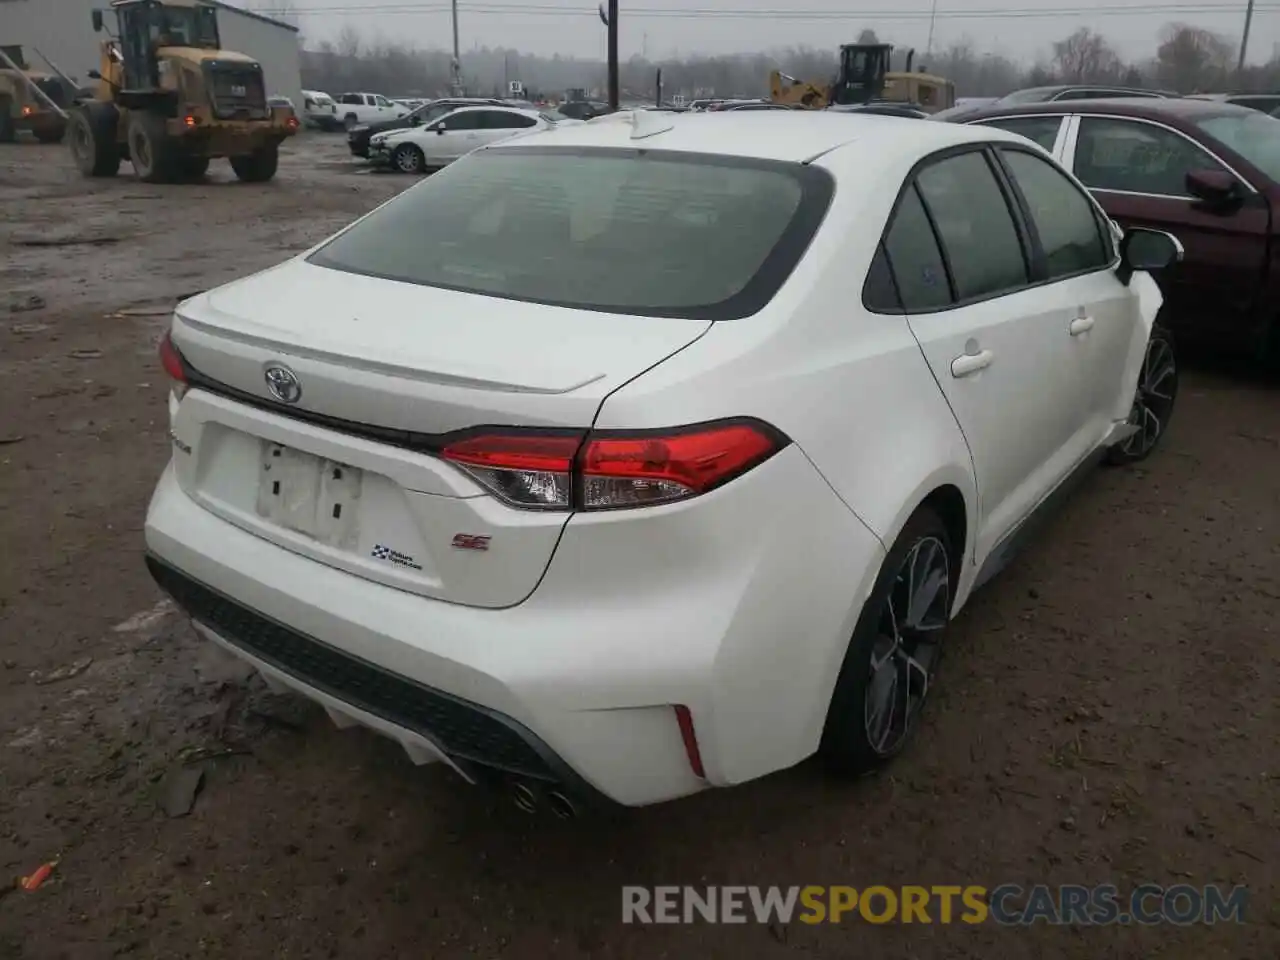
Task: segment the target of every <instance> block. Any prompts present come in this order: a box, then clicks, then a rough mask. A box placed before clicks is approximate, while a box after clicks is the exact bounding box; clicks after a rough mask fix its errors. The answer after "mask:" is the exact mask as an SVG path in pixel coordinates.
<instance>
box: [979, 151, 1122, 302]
mask: <svg viewBox="0 0 1280 960" xmlns="http://www.w3.org/2000/svg"><path fill="white" fill-rule="evenodd" d="M1005 151H1008V152H1011V153H1025V154H1026V155H1027V156H1029V157H1034V158H1035V159H1037V160H1039V161H1040V162H1041V163H1048V164H1049V166H1050V167H1051V168H1053V167H1055V166H1056V164H1054V163H1053V162H1052V161H1051V160H1048V159H1047V158H1046V157H1045V156H1044V155H1043V154H1042V153H1038V152H1037V151H1035V150H1028V149H1027V148H1026V147H1024V146H1023V145H1022V144H1020V143H1007V144H1005V143H1001V144H996V145H995V156H996V162H997V163H998V164H999V166H1000V169H1001V170H1002V171H1004V175H1005V177H1006V178H1007V179H1008V181H1009V186H1010V189H1011V190H1013V192H1014V195H1015V196H1016V197H1017V199H1018V207H1019V210H1020V211H1021V213H1022V216H1023V218H1024V219H1025V221H1026V223H1027V229H1028V230H1029V231H1030V233H1031V236H1032V238H1033V243H1034V245H1035V249H1036V258H1037V263H1038V266H1039V273H1038V276H1037V278H1036V280H1037V282H1036V283H1035V286H1043V285H1044V284H1047V283H1057V282H1058V281H1059V280H1072V279H1074V278H1076V277H1087V276H1088V275H1089V274H1091V273H1101V272H1102V271H1104V270H1115V268H1116V267H1117V266H1119V265H1120V253H1119V250H1118V249H1117V244H1116V242H1115V239H1114V238H1113V237H1112V235H1111V228H1110V226H1109V224H1110V218H1109V217H1107V215H1106V211H1104V210H1103V209H1102V207H1101V206H1100V205H1099V204H1098V201H1097V199H1096V198H1095V197H1094V196H1093V195H1092V194H1091V193H1090V192H1089V191H1088V190H1087V189H1084V188H1082V187H1080V186H1079V185H1078V184H1077V183H1076V182H1075V181H1074V180H1072V179H1071V177H1069V176H1064V177H1063V179H1064V180H1065V181H1066V182H1067V184H1068V185H1069V186H1070V187H1071V188H1072V189H1073V190H1075V191H1076V193H1078V194H1079V195H1080V196H1081V197H1082V198H1083V199H1084V201H1085V203H1086V204H1087V205H1088V207H1089V210H1090V212H1091V213H1092V214H1093V228H1094V230H1095V231H1096V232H1097V234H1098V239H1100V240H1101V241H1102V244H1103V248H1104V249H1105V250H1107V251H1110V253H1111V257H1110V259H1109V260H1108V261H1107V262H1106V263H1104V264H1102V265H1101V266H1097V267H1087V268H1085V269H1082V270H1075V271H1073V272H1071V273H1063V274H1059V275H1057V276H1054V277H1051V276H1049V256H1048V254H1047V253H1045V249H1044V244H1043V243H1042V242H1041V240H1040V230H1039V228H1038V227H1037V226H1036V221H1035V217H1033V216H1032V215H1031V204H1029V203H1028V202H1027V198H1026V196H1025V195H1024V194H1023V192H1022V187H1021V185H1020V184H1019V183H1018V178H1017V177H1015V176H1014V175H1013V171H1012V170H1010V169H1009V168H1008V166H1006V164H1005V162H1004V157H1003V156H1002V155H1001V154H1002V153H1003V152H1005ZM1059 172H1061V171H1059Z"/></svg>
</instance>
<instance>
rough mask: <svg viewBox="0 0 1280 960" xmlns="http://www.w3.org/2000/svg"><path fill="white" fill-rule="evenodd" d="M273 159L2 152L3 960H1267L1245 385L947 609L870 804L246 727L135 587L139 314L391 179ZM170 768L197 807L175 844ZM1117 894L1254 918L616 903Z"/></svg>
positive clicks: (1200, 406) (807, 786) (1264, 707)
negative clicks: (634, 783) (566, 788)
mask: <svg viewBox="0 0 1280 960" xmlns="http://www.w3.org/2000/svg"><path fill="white" fill-rule="evenodd" d="M288 151H289V152H288V155H287V156H286V157H285V158H284V160H283V161H282V166H281V172H280V175H279V177H278V179H277V180H276V182H274V183H271V184H266V185H242V184H238V183H236V182H235V181H234V179H233V178H232V176H231V174H230V170H229V168H227V167H226V165H225V163H216V164H215V169H214V171H213V173H212V175H211V179H210V182H208V183H207V184H205V185H198V186H173V187H159V186H148V185H145V184H141V183H138V182H137V181H136V180H134V179H133V177H132V176H131V175H130V174H129V170H130V168H129V167H128V166H125V167H123V169H122V175H121V176H120V177H119V178H118V179H116V180H111V181H101V182H86V181H83V180H81V179H80V178H79V177H78V176H77V175H76V174H74V172H73V171H72V169H71V167H70V164H69V162H68V161H67V158H66V156H65V154H64V151H63V150H62V149H61V148H51V147H41V146H36V145H33V144H20V145H12V146H2V147H0V209H2V210H3V211H4V216H3V217H2V218H0V661H2V663H3V665H2V667H0V878H4V882H7V878H9V877H12V876H17V875H20V874H27V873H30V872H31V871H32V870H33V869H35V868H36V867H37V866H38V865H40V864H41V863H43V862H45V861H49V860H51V859H54V858H60V861H59V863H58V866H57V868H56V870H55V871H54V872H53V874H52V876H51V877H50V879H49V880H48V881H47V882H46V883H45V884H44V885H43V886H41V887H40V888H39V889H38V890H35V891H21V890H18V891H14V892H8V891H9V890H10V889H12V888H8V887H6V888H5V895H0V957H3V958H6V960H7V958H15V960H16V958H24V960H25V958H41V960H44V958H92V960H96V958H102V957H111V956H116V955H130V956H138V957H157V958H166V960H169V958H180V957H228V958H235V960H241V958H244V960H257V958H267V957H271V958H274V960H279V958H295V957H359V958H371V960H372V958H379V960H380V958H406V960H407V958H415V960H420V958H423V957H440V958H451V957H473V956H478V957H487V958H496V957H502V958H516V960H534V958H538V960H542V958H552V957H554V958H559V957H566V958H587V957H592V958H624V957H634V958H658V957H673V958H675V957H698V958H706V960H710V958H720V957H726V958H733V960H742V958H751V960H755V958H762V960H767V958H770V957H783V956H808V957H842V958H843V957H850V956H858V955H863V954H865V955H868V956H874V957H913V958H921V960H926V958H927V960H932V958H943V957H983V958H990V957H994V956H1000V957H1002V958H1005V957H1009V958H1012V957H1024V956H1025V957H1035V958H1045V957H1070V958H1080V960H1105V958H1112V957H1155V956H1160V957H1194V958H1196V960H1209V958H1215V957H1222V958H1231V960H1242V958H1263V957H1275V956H1277V955H1280V899H1278V897H1277V894H1280V885H1278V884H1277V864H1280V841H1278V840H1277V825H1278V824H1280V749H1278V745H1280V711H1278V710H1277V703H1280V698H1278V697H1277V689H1278V682H1280V670H1278V669H1277V667H1278V664H1280V635H1278V633H1277V630H1278V628H1277V625H1276V624H1277V618H1276V614H1277V613H1278V612H1280V480H1278V478H1280V403H1278V402H1277V401H1278V399H1280V391H1278V390H1277V387H1276V385H1275V384H1274V383H1267V382H1265V381H1263V380H1260V379H1258V378H1257V377H1255V376H1253V375H1251V374H1248V373H1247V372H1241V371H1238V370H1237V371H1232V370H1226V369H1223V368H1222V367H1221V365H1218V366H1211V365H1210V366H1206V365H1204V364H1203V363H1202V364H1200V365H1199V368H1198V369H1196V370H1194V371H1192V372H1189V373H1186V374H1185V376H1184V380H1183V392H1182V395H1181V397H1180V400H1179V404H1180V406H1179V409H1178V411H1177V414H1176V418H1175V421H1174V425H1173V427H1172V431H1171V433H1170V435H1169V436H1168V438H1167V445H1166V446H1165V447H1164V448H1163V449H1162V450H1161V452H1159V453H1158V454H1157V455H1156V456H1154V457H1153V458H1152V459H1151V460H1150V461H1149V462H1148V463H1147V464H1145V465H1144V466H1143V467H1142V468H1140V469H1133V470H1127V471H1125V470H1107V471H1100V472H1099V473H1098V474H1097V475H1096V476H1095V477H1093V478H1091V480H1090V481H1089V482H1088V483H1087V484H1086V485H1085V487H1084V489H1083V490H1082V491H1081V492H1080V494H1079V495H1077V496H1076V497H1075V498H1074V499H1073V500H1072V501H1071V503H1070V504H1069V505H1068V507H1067V508H1066V510H1065V511H1064V513H1063V514H1062V515H1061V516H1060V517H1059V518H1058V519H1057V520H1056V521H1055V522H1054V523H1053V524H1052V525H1051V526H1050V527H1049V529H1048V530H1047V532H1046V533H1045V535H1044V536H1043V537H1042V538H1041V540H1040V541H1039V542H1038V543H1037V544H1036V546H1035V547H1034V548H1032V549H1031V550H1030V551H1029V552H1028V553H1026V554H1025V555H1024V556H1023V557H1021V558H1020V559H1019V560H1018V561H1017V562H1016V563H1015V565H1014V566H1013V567H1012V568H1011V569H1010V570H1008V571H1007V572H1006V573H1005V575H1004V576H1002V577H1001V578H1000V579H998V580H997V581H995V582H994V583H993V584H992V585H991V586H989V587H988V588H987V589H986V590H985V591H984V592H983V593H981V594H980V595H978V596H977V597H976V598H975V599H974V601H973V602H972V604H971V605H970V607H969V608H968V610H966V612H965V613H964V615H963V616H962V617H961V618H960V620H959V622H958V623H957V624H956V627H955V629H954V630H953V633H952V636H951V648H950V654H949V659H948V661H947V664H946V668H945V670H944V672H943V676H942V679H941V684H940V688H939V691H938V695H937V699H936V700H935V701H934V702H933V704H932V705H931V708H930V711H929V714H928V717H927V720H926V724H925V729H924V730H923V736H922V737H921V738H920V739H919V740H918V742H917V743H916V745H915V746H914V748H913V749H912V750H911V751H910V752H909V753H908V754H907V755H905V756H904V757H903V758H901V760H900V761H899V762H898V763H896V764H895V765H894V766H893V767H892V768H891V769H890V770H889V771H887V772H885V773H884V774H882V775H879V776H876V777H872V778H868V779H866V780H863V781H861V782H859V783H856V784H852V785H837V784H832V783H829V782H827V781H825V780H824V779H823V778H822V777H821V776H820V775H819V774H818V772H817V771H815V770H813V769H811V767H810V766H809V765H803V766H801V767H800V768H797V769H795V770H791V771H787V772H785V773H782V774H779V775H777V776H774V777H771V778H768V779H767V780H765V781H763V782H759V783H756V784H752V785H749V786H746V787H743V788H741V789H737V790H733V791H724V792H717V793H714V794H711V795H703V796H700V797H696V798H693V799H691V800H688V801H682V802H678V803H674V804H669V805H666V806H661V807H656V808H652V809H646V810H641V811H634V812H629V813H626V814H624V815H619V816H616V817H610V818H608V819H604V820H596V821H577V822H572V823H559V822H553V821H550V820H546V819H533V818H528V817H525V816H524V815H522V814H520V813H519V812H518V811H516V810H515V809H514V808H512V807H511V805H510V803H509V801H507V800H505V799H503V798H501V797H497V796H493V795H490V794H487V793H484V792H481V791H477V790H471V789H467V788H464V787H463V786H462V785H461V784H460V783H459V782H456V781H455V780H454V779H453V777H452V776H451V775H450V774H448V773H447V772H446V771H444V770H443V769H441V768H440V767H438V766H436V767H425V768H415V767H413V766H412V765H411V764H410V763H409V761H408V760H407V758H405V757H404V756H403V754H401V753H400V752H399V750H398V748H397V747H395V746H394V745H392V744H390V743H388V742H384V741H382V740H380V739H378V738H376V737H374V736H373V735H370V734H367V733H364V732H360V731H346V732H339V731H337V730H336V729H334V728H332V727H331V726H330V725H329V723H328V721H327V719H326V718H325V717H324V716H323V715H322V714H320V713H319V712H318V711H315V710H312V709H310V708H309V707H307V706H306V705H304V704H301V703H299V702H298V701H295V700H293V699H290V698H281V697H274V696H271V695H269V694H268V693H267V692H266V691H265V690H264V689H263V688H262V687H261V685H260V684H259V682H258V681H257V680H256V679H255V678H251V677H248V676H246V675H245V673H244V672H243V671H241V670H240V669H238V667H237V666H236V665H235V664H233V663H229V662H228V661H227V660H225V659H224V658H223V657H222V656H221V655H218V654H216V652H215V651H214V650H212V649H210V648H209V647H208V646H206V645H204V644H202V643H199V642H197V640H196V639H195V638H194V636H193V634H192V632H191V630H190V629H189V627H188V626H187V625H186V624H185V623H184V622H183V621H182V620H181V619H180V618H179V617H178V616H177V615H176V614H175V613H174V612H173V611H172V609H171V608H169V607H168V606H167V605H166V604H164V603H163V602H162V601H161V597H160V596H159V594H158V592H157V590H156V589H155V587H154V586H153V585H152V583H151V581H150V579H149V578H148V576H147V574H146V572H145V570H144V568H143V566H142V538H141V527H142V518H143V513H144V510H145V507H146V502H147V498H148V496H149V494H150V490H151V486H152V484H153V482H154V480H155V478H156V476H157V475H158V473H159V471H160V469H161V466H162V464H163V462H164V460H165V458H166V456H167V455H168V445H167V442H166V439H165V424H164V390H163V386H162V379H163V378H162V375H161V373H160V370H159V368H158V365H157V363H156V361H155V342H156V339H157V337H158V335H159V333H160V331H161V330H162V328H163V327H164V325H165V323H166V322H167V318H166V315H165V311H166V309H167V308H168V307H169V306H170V305H171V304H172V303H173V302H174V301H175V300H176V299H177V298H179V297H181V296H182V295H185V294H188V293H191V292H194V291H198V290H202V289H206V288H208V287H210V286H213V285H215V284H217V283H220V282H223V281H226V280H229V279H231V278H233V277H236V276H239V275H242V274H245V273H248V272H250V271H253V270H256V269H259V268H262V267H265V266H267V265H269V264H271V263H273V262H276V261H278V260H280V259H283V258H284V257H285V256H287V255H288V254H290V253H291V252H295V251H297V250H299V249H301V248H304V247H306V246H307V245H309V244H311V243H313V242H315V241H317V240H319V239H321V238H322V237H324V236H325V235H326V234H328V233H329V232H331V231H332V230H333V229H335V228H337V227H338V226H340V225H342V224H343V223H345V222H347V221H348V220H350V219H351V218H352V217H353V216H355V215H356V214H359V213H362V212H364V211H366V210H368V209H369V208H370V207H372V206H373V205H374V204H376V203H378V202H380V201H381V200H383V199H385V198H387V197H389V196H391V195H393V194H394V193H395V192H396V191H397V190H399V189H402V188H403V187H404V186H406V185H407V183H408V181H405V180H403V179H399V178H396V177H393V176H377V175H363V174H362V172H361V171H360V169H359V168H358V167H357V166H355V165H353V164H351V163H350V162H348V160H347V158H345V157H344V152H345V150H344V146H343V144H342V142H341V138H340V137H337V138H326V137H321V136H318V135H316V136H311V135H308V136H303V137H300V138H298V139H297V140H296V141H294V142H292V143H291V144H290V145H289V147H288ZM30 297H38V298H40V299H41V300H43V301H44V306H43V307H42V308H39V309H18V310H16V311H14V312H6V307H10V308H26V307H30V306H32V305H33V301H30V300H29V298H30ZM283 306H284V305H282V308H283ZM783 639H784V641H785V638H783ZM59 671H61V672H59ZM200 756H204V757H205V764H204V767H203V768H202V769H203V770H204V771H205V775H204V779H203V790H202V792H201V793H200V794H199V796H198V797H197V798H196V801H195V805H194V808H193V809H192V810H191V812H190V814H189V815H188V816H185V817H177V818H171V817H168V816H166V814H165V812H163V811H162V810H161V809H159V808H158V806H157V798H158V797H161V796H163V795H164V794H165V793H166V792H167V789H168V784H169V783H170V781H171V778H172V776H173V773H172V771H173V770H175V769H177V768H179V766H180V765H181V764H182V763H183V761H187V760H193V759H196V758H198V757H200ZM1148 881H1149V882H1154V883H1159V884H1166V885H1167V884H1173V883H1179V882H1186V883H1192V884H1205V883H1214V882H1217V883H1224V884H1236V883H1241V884H1246V885H1248V886H1249V887H1250V889H1251V891H1252V898H1251V900H1250V904H1249V908H1248V911H1247V913H1246V921H1247V922H1246V923H1245V924H1244V925H1218V926H1213V927H1209V926H1199V927H1190V928H1174V927H1169V926H1163V927H1146V928H1143V927H1123V928H1120V927H1113V928H1108V929H1086V930H1070V929H1061V928H1050V927H1046V926H1043V925H1041V926H1037V927H1034V928H1031V929H1027V930H1018V931H1013V930H1007V929H1001V928H998V927H995V926H992V925H985V926H981V927H966V926H963V925H955V926H943V925H939V924H933V925H929V926H922V925H919V924H916V925H897V924H894V925H888V926H870V925H867V924H865V923H863V922H861V921H859V920H853V921H849V922H846V923H844V924H842V925H839V926H830V925H828V926H819V927H809V926H804V925H800V924H796V925H793V926H789V927H785V928H784V927H777V926H775V927H773V928H769V927H766V926H759V925H755V924H749V925H744V926H733V927H730V926H710V925H705V924H701V925H694V926H653V927H638V926H623V925H622V924H621V922H620V908H619V903H620V893H619V888H620V886H621V885H623V884H662V883H665V884H693V885H703V884H782V885H787V884H793V883H795V884H826V883H848V884H853V885H856V886H865V885H868V884H873V883H881V884H887V885H890V886H896V885H899V884H915V883H921V884H938V883H952V884H969V883H978V884H983V885H986V886H988V887H992V886H996V885H998V884H1000V883H1002V882H1016V883H1024V884H1026V883H1032V882H1046V883H1063V882H1081V883H1104V882H1113V883H1116V884H1118V885H1119V886H1120V887H1121V888H1122V889H1123V888H1127V887H1129V886H1131V885H1133V884H1137V883H1141V882H1148Z"/></svg>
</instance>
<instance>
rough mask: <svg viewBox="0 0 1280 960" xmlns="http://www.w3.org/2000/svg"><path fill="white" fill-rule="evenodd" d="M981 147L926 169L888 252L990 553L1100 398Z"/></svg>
mask: <svg viewBox="0 0 1280 960" xmlns="http://www.w3.org/2000/svg"><path fill="white" fill-rule="evenodd" d="M994 162H995V161H994V157H991V156H989V154H988V150H987V149H986V148H984V147H981V146H976V147H970V148H966V149H964V150H963V151H961V152H948V153H946V154H943V155H941V156H940V157H938V158H937V159H935V160H933V161H932V162H930V163H928V164H927V165H925V166H923V167H922V168H920V169H919V171H918V173H917V174H916V176H915V178H914V182H913V183H911V184H909V185H908V186H907V188H906V190H905V191H904V193H903V195H902V196H901V197H900V199H899V201H898V206H897V209H896V211H895V214H894V220H893V222H892V223H891V225H890V228H889V230H888V232H887V233H886V237H885V249H886V253H887V256H888V259H889V262H890V266H891V269H892V270H893V273H894V276H895V278H896V280H897V284H898V286H899V289H900V291H901V293H900V296H901V298H902V300H903V304H904V307H905V309H906V311H907V314H908V321H909V323H910V325H911V329H912V332H913V333H914V334H915V337H916V339H917V340H918V341H919V343H920V348H921V350H922V351H923V352H924V355H925V357H926V359H927V360H928V363H929V367H930V369H931V370H932V372H933V375H934V378H935V379H936V380H937V383H938V385H939V387H941V389H942V391H943V393H944V394H945V395H946V397H947V400H948V402H949V403H950V405H951V409H952V411H953V412H954V413H955V416H956V420H957V422H958V423H959V425H960V429H961V431H962V432H963V433H964V436H965V440H966V441H967V442H968V445H969V450H970V453H971V454H972V456H973V464H974V470H975V474H976V476H977V481H978V498H979V505H980V510H981V516H980V517H979V519H978V531H977V538H976V541H977V543H976V547H977V550H978V555H979V557H982V556H985V555H986V554H987V552H989V551H990V550H991V549H992V547H993V546H994V545H995V544H997V543H998V542H999V541H1000V540H1001V539H1002V538H1003V537H1004V536H1005V534H1007V533H1008V532H1010V531H1011V530H1012V529H1013V527H1014V526H1015V525H1016V524H1017V523H1018V522H1019V521H1020V520H1022V518H1023V517H1025V516H1026V515H1027V514H1028V513H1029V512H1030V511H1031V510H1032V509H1033V508H1034V507H1035V505H1036V504H1037V503H1039V501H1040V500H1041V499H1042V498H1043V497H1044V496H1045V495H1046V494H1047V493H1048V492H1049V491H1050V490H1052V489H1053V488H1054V487H1055V486H1057V484H1058V483H1059V482H1060V481H1061V480H1062V479H1063V478H1064V477H1065V476H1066V475H1067V473H1068V472H1069V471H1070V470H1071V468H1072V467H1073V466H1074V465H1075V464H1076V463H1077V462H1078V461H1079V460H1080V459H1081V458H1082V456H1083V455H1084V454H1085V452H1086V447H1087V437H1086V436H1085V435H1084V431H1083V430H1082V426H1083V425H1084V424H1085V423H1087V421H1088V420H1089V414H1088V409H1089V407H1090V405H1091V404H1092V403H1093V399H1092V397H1091V396H1090V382H1089V381H1087V380H1083V379H1081V377H1080V376H1079V375H1078V373H1079V371H1078V369H1077V367H1078V364H1077V363H1076V361H1075V350H1074V349H1073V348H1074V344H1073V340H1072V338H1071V336H1070V335H1069V334H1068V327H1069V325H1070V322H1071V319H1072V318H1071V316H1070V313H1071V311H1070V310H1069V309H1068V307H1067V303H1066V301H1065V300H1064V299H1063V298H1062V297H1053V296H1046V295H1045V291H1044V289H1043V288H1042V287H1038V286H1036V285H1034V284H1033V282H1032V279H1031V278H1032V262H1031V255H1032V250H1031V245H1030V240H1029V236H1028V235H1027V233H1026V228H1025V225H1023V224H1022V222H1021V219H1020V215H1019V213H1018V212H1017V206H1016V203H1015V202H1014V197H1013V194H1012V192H1011V191H1010V189H1009V188H1008V186H1007V184H1006V183H1004V182H1003V181H1002V179H1001V175H1000V174H998V171H997V167H995V166H994V165H993V164H994Z"/></svg>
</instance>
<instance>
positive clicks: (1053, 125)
mask: <svg viewBox="0 0 1280 960" xmlns="http://www.w3.org/2000/svg"><path fill="white" fill-rule="evenodd" d="M982 123H983V125H985V126H988V127H996V128H997V129H999V130H1008V131H1009V132H1010V133H1016V134H1018V135H1019V136H1023V137H1026V138H1027V139H1028V140H1030V141H1032V142H1033V143H1038V144H1039V145H1040V146H1042V147H1044V149H1046V150H1048V151H1050V152H1052V150H1053V145H1054V143H1056V142H1057V139H1058V128H1059V127H1060V126H1062V118H1061V117H1000V118H998V119H996V120H984V121H982Z"/></svg>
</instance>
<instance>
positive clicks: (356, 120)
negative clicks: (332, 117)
mask: <svg viewBox="0 0 1280 960" xmlns="http://www.w3.org/2000/svg"><path fill="white" fill-rule="evenodd" d="M334 99H335V100H336V101H337V103H338V119H339V120H340V121H341V122H342V125H343V126H345V127H346V128H347V129H348V130H350V129H351V128H352V127H354V126H356V125H357V124H361V123H377V122H378V121H379V120H397V119H399V118H400V117H403V116H405V115H406V114H407V113H408V112H409V108H408V107H404V106H401V105H400V104H398V103H394V102H393V101H391V100H388V99H387V98H386V97H384V96H383V95H382V94H380V93H343V94H339V95H338V96H336V97H334Z"/></svg>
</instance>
